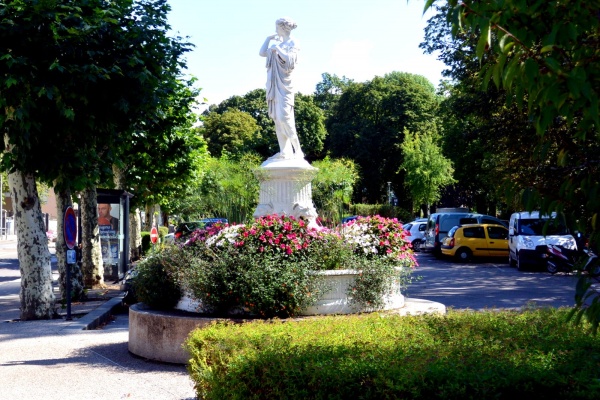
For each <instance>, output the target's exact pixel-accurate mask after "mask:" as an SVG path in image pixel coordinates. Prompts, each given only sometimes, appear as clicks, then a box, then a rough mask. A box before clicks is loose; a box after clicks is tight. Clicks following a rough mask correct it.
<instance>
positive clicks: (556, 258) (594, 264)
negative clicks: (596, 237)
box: [544, 244, 600, 277]
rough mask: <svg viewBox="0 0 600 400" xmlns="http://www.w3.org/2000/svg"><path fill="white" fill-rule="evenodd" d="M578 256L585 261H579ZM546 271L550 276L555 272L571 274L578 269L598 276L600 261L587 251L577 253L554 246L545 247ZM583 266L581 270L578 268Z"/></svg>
mask: <svg viewBox="0 0 600 400" xmlns="http://www.w3.org/2000/svg"><path fill="white" fill-rule="evenodd" d="M580 254H581V255H583V257H587V259H584V260H581V258H580ZM544 257H545V258H546V269H547V271H548V272H550V273H551V274H556V273H557V272H573V271H576V270H578V269H580V270H581V271H587V273H588V274H589V275H591V276H594V277H596V276H600V262H599V261H600V260H599V259H598V256H597V255H596V254H594V252H592V251H591V250H589V249H585V250H583V252H579V251H577V250H571V249H567V248H565V247H563V246H560V245H556V244H549V245H547V246H546V253H545V254H544ZM582 264H583V268H579V266H581V265H582Z"/></svg>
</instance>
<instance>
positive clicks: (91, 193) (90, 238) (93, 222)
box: [81, 187, 104, 288]
mask: <svg viewBox="0 0 600 400" xmlns="http://www.w3.org/2000/svg"><path fill="white" fill-rule="evenodd" d="M81 245H82V248H81V250H82V252H81V263H82V265H81V269H82V270H83V283H84V284H85V286H86V287H88V288H101V287H104V264H103V263H102V251H101V248H100V228H98V201H97V193H96V187H93V188H90V189H86V190H84V191H83V192H81Z"/></svg>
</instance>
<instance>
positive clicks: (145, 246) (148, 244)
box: [140, 232, 152, 254]
mask: <svg viewBox="0 0 600 400" xmlns="http://www.w3.org/2000/svg"><path fill="white" fill-rule="evenodd" d="M140 235H141V236H142V254H148V253H150V249H151V248H152V241H151V240H150V232H141V233H140Z"/></svg>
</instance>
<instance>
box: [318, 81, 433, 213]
mask: <svg viewBox="0 0 600 400" xmlns="http://www.w3.org/2000/svg"><path fill="white" fill-rule="evenodd" d="M438 102H439V100H438V97H437V96H436V94H435V89H434V88H433V85H431V83H429V82H428V81H427V80H426V79H424V78H423V77H421V76H419V75H413V74H408V73H399V72H393V73H390V74H387V75H385V76H384V77H375V78H374V79H373V80H371V81H369V82H364V83H350V84H348V85H347V86H346V87H345V88H344V90H343V93H342V94H341V95H340V97H339V99H338V100H337V102H336V103H335V107H334V109H333V110H332V111H331V113H330V114H329V116H328V118H327V121H326V127H327V131H328V132H329V136H328V140H327V145H326V149H327V151H328V152H329V154H331V156H332V157H336V158H341V157H345V158H348V159H351V160H353V161H354V162H355V163H356V164H357V165H358V166H359V168H360V172H361V180H360V182H359V183H358V185H357V187H358V188H359V190H355V192H354V200H355V201H368V202H371V203H377V202H381V201H382V200H383V193H385V191H386V190H387V182H391V183H392V189H393V190H394V191H395V192H396V193H401V192H402V190H401V189H400V188H402V186H403V183H404V182H403V181H404V176H403V174H396V171H398V169H399V166H400V164H401V162H402V155H401V152H400V144H401V143H402V141H403V140H404V134H403V132H404V129H408V130H410V131H413V132H417V131H419V132H432V133H434V132H437V113H436V111H437V107H438ZM401 200H402V201H404V200H405V199H401ZM402 205H403V206H405V207H410V206H412V205H411V204H410V202H409V201H406V203H403V204H402Z"/></svg>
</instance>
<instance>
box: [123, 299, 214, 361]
mask: <svg viewBox="0 0 600 400" xmlns="http://www.w3.org/2000/svg"><path fill="white" fill-rule="evenodd" d="M217 319H218V318H208V317H202V316H199V315H196V316H192V315H190V313H186V312H182V311H176V310H173V311H155V310H150V309H148V308H146V306H144V304H142V303H138V304H134V305H132V306H131V307H129V351H130V352H131V353H133V354H135V355H138V356H140V357H144V358H148V359H150V360H155V361H162V362H168V363H174V364H187V362H188V360H189V358H190V357H189V354H188V353H187V351H185V349H184V348H183V343H184V341H185V340H186V339H187V337H188V336H189V334H190V332H192V331H193V330H194V329H196V328H201V327H203V326H206V325H208V324H210V323H211V322H212V321H214V320H217Z"/></svg>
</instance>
